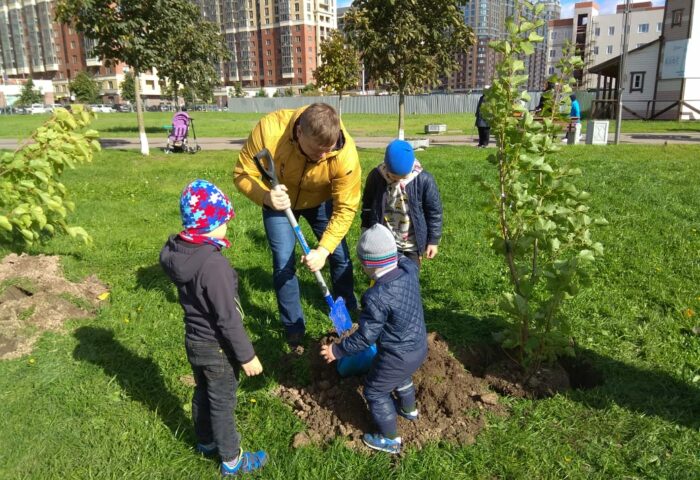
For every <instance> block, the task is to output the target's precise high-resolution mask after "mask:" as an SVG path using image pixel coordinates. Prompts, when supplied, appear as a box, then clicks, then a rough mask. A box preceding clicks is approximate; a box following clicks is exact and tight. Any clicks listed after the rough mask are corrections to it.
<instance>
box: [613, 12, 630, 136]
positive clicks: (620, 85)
mask: <svg viewBox="0 0 700 480" xmlns="http://www.w3.org/2000/svg"><path fill="white" fill-rule="evenodd" d="M630 3H631V0H626V1H625V16H624V20H623V22H622V23H623V27H622V55H620V71H619V72H618V74H617V122H615V145H619V144H620V131H621V129H622V91H623V90H624V88H625V60H626V58H627V38H628V35H629V33H628V30H629V28H630V25H629V23H630V22H629V20H630Z"/></svg>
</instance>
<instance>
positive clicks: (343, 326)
mask: <svg viewBox="0 0 700 480" xmlns="http://www.w3.org/2000/svg"><path fill="white" fill-rule="evenodd" d="M328 316H329V317H330V319H331V322H333V326H334V327H335V331H336V332H338V336H341V335H342V334H343V333H345V332H346V331H348V330H350V328H351V327H352V319H351V318H350V312H348V308H347V307H346V306H345V300H343V297H338V298H336V299H335V301H334V302H333V304H332V305H331V312H330V313H329V314H328Z"/></svg>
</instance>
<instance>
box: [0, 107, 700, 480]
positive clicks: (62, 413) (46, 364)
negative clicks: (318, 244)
mask: <svg viewBox="0 0 700 480" xmlns="http://www.w3.org/2000/svg"><path fill="white" fill-rule="evenodd" d="M118 115H119V114H114V115H113V116H118ZM15 118H29V117H15ZM4 120H5V119H3V121H4ZM251 121H252V120H251ZM487 153H488V152H485V151H483V150H477V149H468V148H466V147H443V148H430V149H429V150H427V151H425V152H421V153H420V154H419V158H420V160H421V161H422V162H423V164H424V166H425V167H426V168H427V169H428V170H429V171H431V172H433V173H434V174H435V176H436V178H437V181H438V184H439V185H440V189H441V192H442V195H443V201H444V205H445V234H444V237H443V241H442V244H441V249H440V254H439V255H438V257H437V258H436V259H435V260H433V261H431V262H428V263H427V264H426V265H425V267H424V269H423V271H422V273H421V283H422V286H423V296H424V304H425V310H426V320H427V324H428V328H429V330H431V331H437V332H439V333H440V334H441V335H442V336H443V337H444V338H445V339H446V340H447V342H448V343H449V344H450V346H451V348H452V349H453V351H455V352H456V351H458V350H459V349H461V348H463V347H465V346H467V345H471V344H481V343H484V342H490V339H491V332H492V331H493V330H494V329H496V328H498V326H499V325H501V323H502V320H501V319H500V318H501V317H500V314H499V311H498V308H497V306H496V305H497V298H498V295H499V292H501V291H502V289H503V288H504V287H505V286H506V283H505V282H506V278H505V275H506V271H505V268H504V265H503V264H502V261H501V260H500V259H499V258H497V257H495V256H494V255H493V254H492V253H491V251H490V249H489V248H488V246H487V244H486V242H485V240H484V239H485V232H486V231H487V230H488V229H490V228H492V226H493V221H494V218H493V214H492V212H490V210H488V209H485V208H482V200H483V193H482V192H481V191H480V190H479V189H478V188H477V186H476V185H475V184H473V183H472V182H471V180H470V178H471V177H472V175H474V174H480V175H486V176H489V177H490V178H494V176H495V172H494V171H493V167H492V166H491V165H490V164H489V163H487V162H486V155H487ZM561 155H563V156H567V157H570V158H571V159H572V161H573V162H574V163H575V164H576V165H577V166H579V167H580V168H581V169H582V170H583V172H584V175H583V177H581V178H580V179H579V184H580V186H582V187H584V188H585V189H587V190H588V191H590V192H591V194H592V199H591V206H592V210H593V211H594V213H595V214H599V215H602V216H604V217H606V218H607V219H608V220H609V222H610V226H608V227H606V228H599V229H596V230H595V231H594V233H593V234H594V236H595V238H596V239H597V240H600V241H602V242H603V243H604V245H605V247H606V257H605V258H604V259H603V260H602V261H601V262H600V263H599V264H598V265H597V267H596V271H595V273H594V286H593V287H592V288H590V289H588V290H584V291H583V292H582V293H581V294H580V295H579V296H578V297H577V298H576V299H575V300H574V301H572V302H570V303H568V304H567V305H566V306H565V313H566V314H567V315H568V316H569V317H570V318H571V319H572V323H573V334H574V336H575V338H576V341H577V342H578V344H579V345H580V347H581V348H582V350H583V351H584V352H585V356H586V358H587V359H588V360H589V361H591V362H592V363H593V364H594V366H595V367H597V368H598V369H599V370H600V371H601V372H602V374H603V376H604V379H605V381H604V383H603V384H602V385H601V386H599V387H597V388H594V389H591V390H573V391H570V392H569V393H566V394H563V395H557V396H555V397H553V398H550V399H546V400H539V401H530V400H514V399H508V398H502V399H501V401H502V402H503V403H505V404H507V405H508V406H509V408H510V409H511V415H510V416H509V417H506V418H491V419H490V420H489V423H488V428H486V429H485V430H484V431H483V432H482V433H481V434H480V435H479V436H478V437H477V440H476V443H475V444H473V445H471V446H466V447H456V446H453V445H448V444H443V443H434V444H432V445H430V446H428V447H427V448H425V449H423V450H421V451H415V450H412V449H411V448H410V447H409V448H408V449H407V450H406V454H405V455H404V456H402V457H400V458H396V459H394V458H389V457H388V456H386V455H382V454H371V453H369V452H367V451H361V452H355V451H351V450H348V449H347V448H345V446H344V445H343V442H342V441H341V440H337V441H336V442H334V443H333V444H331V445H328V446H326V447H325V448H319V447H304V448H301V449H298V450H293V449H292V448H291V447H290V443H291V440H292V438H293V436H294V434H295V433H296V432H299V431H301V430H303V429H304V425H303V424H302V423H301V422H300V421H299V420H298V419H297V418H296V417H295V416H294V415H293V414H292V412H291V410H290V409H289V408H288V407H286V406H285V405H283V404H282V403H281V402H280V401H279V400H278V399H277V398H276V397H275V396H274V395H272V394H271V390H272V389H273V388H274V387H275V385H276V384H277V378H278V377H277V375H278V371H277V368H278V367H277V364H278V363H279V360H280V358H281V356H282V351H283V348H284V347H283V344H284V342H283V337H282V335H281V329H280V326H279V323H278V320H277V315H276V304H275V299H274V294H273V292H272V289H271V276H270V257H269V252H268V250H267V246H266V243H265V237H264V232H263V229H262V225H261V221H260V212H259V209H258V208H257V207H255V206H254V205H252V204H251V203H250V202H249V201H247V200H246V199H244V198H242V197H241V195H239V194H238V193H234V190H233V187H232V185H231V181H230V172H231V168H232V163H233V161H234V158H235V155H234V154H233V153H232V152H228V151H227V152H211V151H209V152H201V153H199V154H197V155H194V156H190V155H188V156H175V155H171V156H167V157H166V156H165V155H162V154H160V153H155V154H154V155H152V156H151V157H148V158H144V157H141V156H139V155H138V154H137V153H136V152H133V151H105V152H102V153H100V154H99V155H98V156H97V158H96V160H95V162H94V164H91V165H87V166H83V167H80V168H79V169H78V170H75V171H70V172H68V173H67V174H66V175H65V184H66V186H67V187H68V188H69V189H70V191H71V192H72V194H73V197H74V199H75V201H76V205H77V211H76V212H75V214H74V215H73V216H72V219H71V220H72V222H73V223H75V224H78V225H81V226H84V227H85V228H86V229H87V230H88V231H89V232H90V233H91V234H92V235H93V237H94V246H93V247H89V248H88V247H83V246H80V245H77V244H75V243H74V242H72V241H70V239H67V238H63V237H61V238H57V239H55V240H54V241H53V242H51V243H50V244H48V245H45V246H43V247H41V248H37V249H33V250H32V251H31V253H33V254H38V253H44V254H56V255H60V256H61V258H62V262H63V265H64V269H65V272H66V275H67V276H68V277H69V278H70V279H73V280H79V279H81V278H83V277H85V276H87V275H89V274H93V273H94V274H97V275H98V276H99V278H100V279H102V281H104V282H106V283H107V284H108V285H109V286H110V289H111V296H110V299H109V301H108V302H107V303H106V305H105V306H104V307H103V308H102V309H101V310H100V311H99V313H98V315H97V317H96V318H95V319H93V320H80V321H78V320H74V321H70V322H68V324H67V325H66V327H65V332H63V333H47V334H44V335H43V336H42V338H41V339H40V341H39V343H38V344H37V345H36V346H35V349H34V351H33V353H32V354H31V355H30V356H25V357H23V358H21V359H17V360H8V361H1V362H0V405H2V407H0V431H1V432H2V435H0V452H2V455H0V477H1V478H8V479H9V478H12V479H42V480H43V479H51V478H55V479H68V478H70V479H72V478H79V479H85V478H100V479H103V478H114V479H121V478H130V479H181V478H188V479H189V478H198V479H214V478H218V473H217V467H216V464H215V463H214V462H213V461H210V460H206V459H204V458H202V457H200V456H198V455H196V454H195V453H194V452H193V448H192V446H193V442H194V433H193V430H192V427H191V425H190V419H189V417H190V411H189V401H190V394H191V390H190V388H189V387H187V386H186V385H184V384H183V383H182V382H181V380H180V378H181V377H182V376H184V375H187V374H188V373H189V366H188V363H187V360H186V358H185V353H184V347H183V341H182V321H181V315H182V312H181V308H180V306H179V305H178V303H177V300H176V294H175V290H174V288H173V287H172V286H171V285H170V284H169V283H168V281H167V280H166V279H165V277H164V276H163V274H162V273H161V271H160V268H159V266H158V263H157V261H158V252H159V250H160V248H161V246H162V244H163V242H164V240H165V238H166V236H167V235H168V234H169V233H172V232H175V231H177V229H178V226H179V213H178V196H179V193H180V191H181V189H182V187H183V186H184V185H185V184H186V183H187V182H189V181H190V180H192V179H194V178H197V177H202V178H206V179H209V180H212V181H214V182H216V183H217V184H219V185H221V186H222V187H224V189H225V190H226V191H228V192H229V193H231V194H232V196H233V198H232V199H233V202H234V205H235V208H236V212H237V216H236V218H235V220H234V221H233V223H232V226H231V228H230V230H229V231H230V234H229V238H230V239H231V241H232V248H231V249H230V250H227V251H226V255H227V256H228V257H229V258H230V260H231V262H232V263H233V264H234V266H235V267H236V269H237V270H238V272H239V275H240V278H241V285H240V294H241V298H242V302H243V307H244V310H245V312H246V314H247V316H246V326H247V329H248V331H249V333H250V335H251V338H252V339H253V341H254V343H255V346H256V350H257V352H258V354H259V356H260V358H261V360H262V362H263V365H264V366H265V368H266V370H265V373H264V375H263V376H262V377H258V378H253V379H244V380H243V381H242V385H241V388H240V390H239V408H238V409H237V415H238V420H239V426H240V429H241V431H242V434H243V438H244V446H245V447H246V448H249V449H259V448H264V449H266V450H268V452H269V453H270V455H271V459H272V460H271V463H270V465H269V466H268V467H266V468H265V470H264V471H263V473H261V474H260V475H259V476H258V478H269V479H284V480H288V479H327V478H333V479H343V480H351V479H358V480H365V479H375V478H385V479H428V478H430V479H445V478H450V479H455V480H456V479H470V480H471V479H493V478H503V479H506V478H507V479H562V478H574V479H579V478H580V479H584V478H585V479H606V480H607V479H618V478H620V479H622V478H625V479H647V478H663V479H697V478H698V472H700V458H699V457H698V445H700V337H699V336H697V335H696V334H695V333H693V328H694V327H696V326H698V325H699V323H700V321H699V320H698V316H697V314H696V313H695V312H700V288H699V287H698V285H700V214H699V213H698V212H700V195H698V192H697V185H699V184H700V169H698V167H697V161H696V158H697V157H698V156H700V148H697V147H695V146H667V147H654V146H621V147H590V146H580V147H570V148H567V149H565V150H563V152H562V153H561ZM361 158H362V162H363V168H364V173H365V174H366V173H367V172H368V171H369V169H370V168H371V167H372V166H374V165H375V164H377V163H378V162H379V161H380V160H381V158H382V152H380V151H378V150H363V151H361ZM358 230H359V228H358V225H357V219H356V224H355V225H354V227H353V229H352V230H351V233H350V235H349V241H350V244H351V246H352V248H353V249H354V246H355V245H356V242H357V236H358ZM8 251H9V250H7V249H4V250H2V252H0V253H2V254H3V255H4V254H6V253H8ZM301 279H302V297H303V306H304V311H305V312H306V313H307V320H308V324H309V331H310V334H311V335H312V336H315V335H320V334H321V333H322V332H323V331H324V330H325V329H327V328H328V326H329V322H328V321H327V317H325V307H324V304H323V301H322V300H321V299H319V298H318V297H319V295H318V293H317V287H316V285H315V283H314V280H313V276H312V275H310V274H308V272H302V274H301ZM356 280H357V283H356V285H357V287H356V288H357V293H360V292H361V291H362V290H363V289H364V288H366V286H367V281H366V279H364V278H363V277H362V276H361V274H360V273H359V272H356ZM459 393H464V392H459Z"/></svg>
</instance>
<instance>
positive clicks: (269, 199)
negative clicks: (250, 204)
mask: <svg viewBox="0 0 700 480" xmlns="http://www.w3.org/2000/svg"><path fill="white" fill-rule="evenodd" d="M263 203H264V204H265V205H267V206H268V207H270V208H271V209H273V210H279V211H281V210H285V209H287V208H290V207H291V206H292V202H291V200H289V195H287V187H286V186H285V185H280V186H278V187H277V188H275V189H273V190H270V191H269V192H267V193H266V194H265V196H264V197H263Z"/></svg>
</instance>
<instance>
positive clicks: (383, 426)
mask: <svg viewBox="0 0 700 480" xmlns="http://www.w3.org/2000/svg"><path fill="white" fill-rule="evenodd" d="M427 354H428V350H427V348H421V349H419V350H417V351H413V352H406V353H404V354H402V355H401V356H400V357H399V356H397V355H395V354H393V353H389V352H386V351H381V350H380V352H379V353H378V354H377V356H376V357H375V360H374V363H373V364H372V368H370V370H369V372H368V373H367V376H366V377H365V388H364V392H363V394H364V397H365V400H367V405H368V406H369V411H370V413H371V414H372V419H373V420H374V423H375V424H376V425H377V428H378V429H379V432H380V433H381V434H382V435H384V436H395V435H396V405H395V404H394V399H393V397H392V394H395V395H396V399H397V401H398V404H399V406H401V407H410V406H413V405H415V403H416V390H415V388H414V387H413V378H412V376H413V374H414V373H415V372H416V370H418V369H419V368H420V366H421V365H422V364H423V361H424V360H425V357H426V355H427Z"/></svg>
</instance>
